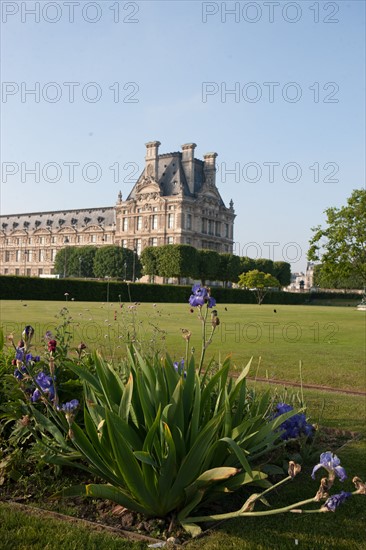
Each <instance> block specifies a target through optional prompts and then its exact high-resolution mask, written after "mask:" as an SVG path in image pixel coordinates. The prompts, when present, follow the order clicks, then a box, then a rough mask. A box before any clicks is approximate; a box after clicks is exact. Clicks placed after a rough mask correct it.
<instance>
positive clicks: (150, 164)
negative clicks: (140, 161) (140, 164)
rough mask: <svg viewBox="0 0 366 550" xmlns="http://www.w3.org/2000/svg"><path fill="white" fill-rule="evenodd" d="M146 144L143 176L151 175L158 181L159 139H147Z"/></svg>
mask: <svg viewBox="0 0 366 550" xmlns="http://www.w3.org/2000/svg"><path fill="white" fill-rule="evenodd" d="M145 145H146V156H145V177H152V178H154V179H155V180H156V181H158V161H159V145H161V144H160V141H149V143H145Z"/></svg>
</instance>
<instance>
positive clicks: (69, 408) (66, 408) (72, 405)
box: [61, 399, 79, 413]
mask: <svg viewBox="0 0 366 550" xmlns="http://www.w3.org/2000/svg"><path fill="white" fill-rule="evenodd" d="M78 406H79V401H78V400H77V399H71V401H69V402H67V403H64V404H63V405H62V407H61V410H62V411H63V412H64V413H73V412H74V411H75V410H76V409H77V408H78Z"/></svg>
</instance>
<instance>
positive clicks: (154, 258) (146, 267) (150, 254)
mask: <svg viewBox="0 0 366 550" xmlns="http://www.w3.org/2000/svg"><path fill="white" fill-rule="evenodd" d="M159 248H160V247H157V246H147V247H146V248H144V249H143V251H142V252H141V256H140V260H141V264H142V269H143V273H144V275H150V280H154V277H155V275H158V254H159Z"/></svg>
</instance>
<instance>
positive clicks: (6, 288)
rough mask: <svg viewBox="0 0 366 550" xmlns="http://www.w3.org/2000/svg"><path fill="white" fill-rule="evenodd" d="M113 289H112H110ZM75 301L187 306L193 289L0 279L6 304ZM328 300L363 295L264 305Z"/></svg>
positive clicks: (274, 298) (219, 296)
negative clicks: (19, 301)
mask: <svg viewBox="0 0 366 550" xmlns="http://www.w3.org/2000/svg"><path fill="white" fill-rule="evenodd" d="M108 287H109V288H108ZM66 292H67V293H68V294H69V296H68V299H69V300H71V299H72V298H74V299H75V300H76V301H78V302H106V301H107V299H108V296H107V294H108V293H109V301H110V302H118V301H119V300H121V302H129V301H130V300H131V301H132V302H171V303H187V302H188V298H189V296H190V294H191V286H181V285H160V284H143V283H125V282H122V281H121V282H119V281H109V284H108V282H106V281H90V280H80V279H40V278H38V277H16V276H11V275H3V276H0V299H2V300H56V301H57V300H60V301H65V293H66ZM212 295H213V296H214V298H216V300H217V302H218V303H219V304H220V303H224V304H225V303H226V304H255V303H256V299H255V295H254V293H253V292H251V291H250V290H241V289H237V288H222V287H215V288H213V289H212ZM319 300H326V301H329V302H330V303H331V302H332V301H333V300H342V301H343V300H344V301H350V300H358V301H359V300H360V295H359V294H345V293H343V292H342V293H341V292H339V293H338V292H337V293H335V292H334V293H329V292H316V293H307V292H304V293H299V292H272V293H269V294H267V295H266V296H265V299H264V304H309V303H313V302H318V301H319Z"/></svg>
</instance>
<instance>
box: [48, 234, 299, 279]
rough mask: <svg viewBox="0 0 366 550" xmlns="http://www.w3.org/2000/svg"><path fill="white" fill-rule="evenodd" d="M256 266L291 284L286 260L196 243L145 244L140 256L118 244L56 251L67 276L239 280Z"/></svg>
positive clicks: (59, 270)
mask: <svg viewBox="0 0 366 550" xmlns="http://www.w3.org/2000/svg"><path fill="white" fill-rule="evenodd" d="M253 270H257V271H260V272H264V273H268V274H270V275H273V276H274V277H275V278H276V279H277V280H278V282H279V285H280V286H287V285H289V284H290V278H291V269H290V264H288V263H287V262H273V261H272V260H267V259H264V258H259V259H256V260H255V259H252V258H248V257H240V256H236V255H234V254H219V253H218V252H216V251H214V250H197V249H196V248H194V247H193V246H189V245H183V244H176V245H174V244H168V245H165V246H150V247H147V248H145V249H144V250H143V251H142V253H141V257H140V258H139V257H138V256H137V254H136V253H135V252H134V251H133V250H129V249H127V248H121V247H119V246H115V245H109V246H103V247H100V248H97V247H95V246H83V247H76V246H69V247H65V248H63V249H61V250H59V252H58V253H57V255H56V260H55V272H56V273H59V274H60V275H63V276H65V277H99V278H102V277H120V278H122V279H124V280H129V281H131V280H135V279H138V278H140V277H141V275H142V274H144V275H149V276H150V278H151V279H152V280H154V277H156V276H160V277H177V278H178V280H180V279H181V278H182V277H190V278H192V279H200V280H201V283H202V285H204V284H205V283H206V281H222V282H223V283H224V284H226V283H228V282H233V283H237V282H238V279H239V275H241V274H242V273H248V272H250V271H253Z"/></svg>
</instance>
